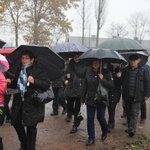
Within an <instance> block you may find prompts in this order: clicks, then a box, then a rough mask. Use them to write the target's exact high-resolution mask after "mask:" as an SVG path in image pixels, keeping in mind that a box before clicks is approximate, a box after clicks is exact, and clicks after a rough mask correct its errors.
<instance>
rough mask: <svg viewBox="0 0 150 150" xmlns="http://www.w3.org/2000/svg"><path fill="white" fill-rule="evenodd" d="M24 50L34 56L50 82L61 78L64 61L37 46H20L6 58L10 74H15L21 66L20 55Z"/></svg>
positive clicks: (49, 50)
mask: <svg viewBox="0 0 150 150" xmlns="http://www.w3.org/2000/svg"><path fill="white" fill-rule="evenodd" d="M25 50H29V51H31V52H32V53H33V54H34V55H35V59H36V60H37V62H38V63H39V65H40V66H41V67H42V68H43V69H44V70H45V72H46V73H47V74H48V76H49V78H50V80H55V79H57V78H60V77H61V76H62V71H63V69H64V60H63V59H62V58H61V57H60V56H59V55H57V54H56V53H54V52H53V51H52V50H51V49H49V48H48V47H45V46H39V45H21V46H19V47H18V48H17V49H16V50H15V51H13V52H12V53H11V54H9V55H8V56H6V58H7V60H8V62H9V64H10V70H9V71H10V72H12V73H14V74H15V73H16V71H17V70H18V68H19V66H21V54H22V52H24V51H25Z"/></svg>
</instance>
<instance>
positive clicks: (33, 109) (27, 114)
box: [11, 63, 50, 126]
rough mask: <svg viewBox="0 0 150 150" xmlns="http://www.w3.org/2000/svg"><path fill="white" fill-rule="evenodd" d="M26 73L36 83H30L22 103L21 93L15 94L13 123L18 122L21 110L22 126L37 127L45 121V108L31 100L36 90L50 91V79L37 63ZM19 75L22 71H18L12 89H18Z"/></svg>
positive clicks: (12, 111)
mask: <svg viewBox="0 0 150 150" xmlns="http://www.w3.org/2000/svg"><path fill="white" fill-rule="evenodd" d="M26 71H27V76H29V75H31V74H32V76H33V78H34V81H35V83H34V84H31V83H30V84H29V86H27V91H26V92H25V95H24V98H25V99H24V101H22V98H21V96H20V93H17V94H14V97H13V103H12V108H11V116H12V122H11V123H12V124H13V125H14V124H15V122H16V117H17V114H18V113H20V110H21V113H22V124H23V125H25V126H33V125H36V124H37V123H38V122H43V121H44V115H45V106H44V104H39V105H37V104H36V103H35V102H34V101H33V99H32V98H31V95H32V94H33V90H34V89H36V90H41V91H45V90H46V89H48V88H49V86H50V81H49V78H48V77H47V75H46V74H45V72H44V71H43V70H42V69H41V68H39V67H38V65H37V64H36V63H34V65H33V66H31V67H29V68H27V69H26ZM19 73H20V69H19V70H18V73H17V74H16V76H15V79H14V81H13V82H12V88H17V81H18V76H19Z"/></svg>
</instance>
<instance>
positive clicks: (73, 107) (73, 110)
mask: <svg viewBox="0 0 150 150" xmlns="http://www.w3.org/2000/svg"><path fill="white" fill-rule="evenodd" d="M80 108H81V102H80V98H77V97H67V115H68V116H72V115H74V121H76V119H77V116H78V114H79V112H80Z"/></svg>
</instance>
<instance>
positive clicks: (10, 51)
mask: <svg viewBox="0 0 150 150" xmlns="http://www.w3.org/2000/svg"><path fill="white" fill-rule="evenodd" d="M15 49H16V48H5V49H3V48H0V54H3V55H9V54H10V53H12V52H13V51H14V50H15Z"/></svg>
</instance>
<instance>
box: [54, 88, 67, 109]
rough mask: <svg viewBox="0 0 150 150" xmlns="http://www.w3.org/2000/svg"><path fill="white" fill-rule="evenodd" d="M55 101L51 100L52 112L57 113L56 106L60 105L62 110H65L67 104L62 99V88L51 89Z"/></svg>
mask: <svg viewBox="0 0 150 150" xmlns="http://www.w3.org/2000/svg"><path fill="white" fill-rule="evenodd" d="M53 91H54V95H55V99H54V100H53V104H52V107H53V112H58V105H59V104H60V105H61V106H62V108H63V109H66V107H67V104H66V101H65V100H64V99H63V87H58V88H55V87H53Z"/></svg>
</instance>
